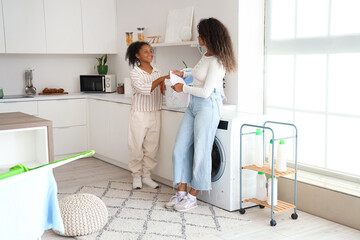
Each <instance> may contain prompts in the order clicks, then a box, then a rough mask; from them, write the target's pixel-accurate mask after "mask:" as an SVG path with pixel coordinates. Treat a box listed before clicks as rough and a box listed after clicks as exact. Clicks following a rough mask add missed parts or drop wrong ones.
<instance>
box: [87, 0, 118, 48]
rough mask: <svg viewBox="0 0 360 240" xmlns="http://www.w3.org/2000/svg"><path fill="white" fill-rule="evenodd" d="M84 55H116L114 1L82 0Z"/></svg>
mask: <svg viewBox="0 0 360 240" xmlns="http://www.w3.org/2000/svg"><path fill="white" fill-rule="evenodd" d="M81 6H82V24H83V38H84V53H117V41H116V32H117V31H116V1H115V0H82V1H81Z"/></svg>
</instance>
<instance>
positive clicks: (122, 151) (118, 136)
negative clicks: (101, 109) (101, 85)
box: [108, 103, 131, 166]
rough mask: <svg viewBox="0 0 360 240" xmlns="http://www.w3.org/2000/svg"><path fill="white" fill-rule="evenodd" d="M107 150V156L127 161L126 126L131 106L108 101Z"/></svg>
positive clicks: (119, 160) (126, 162) (122, 161)
mask: <svg viewBox="0 0 360 240" xmlns="http://www.w3.org/2000/svg"><path fill="white" fill-rule="evenodd" d="M109 106H110V112H111V117H110V118H109V152H108V157H110V158H111V159H114V160H116V161H118V162H121V163H124V164H126V166H127V164H128V163H129V151H128V126H129V117H130V109H131V106H130V105H128V104H121V103H109Z"/></svg>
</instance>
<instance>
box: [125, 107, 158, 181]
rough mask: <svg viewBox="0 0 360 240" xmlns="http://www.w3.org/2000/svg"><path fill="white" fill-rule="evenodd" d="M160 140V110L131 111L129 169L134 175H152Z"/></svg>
mask: <svg viewBox="0 0 360 240" xmlns="http://www.w3.org/2000/svg"><path fill="white" fill-rule="evenodd" d="M159 140H160V111H151V112H134V111H131V113H130V120H129V138H128V147H129V155H130V161H129V169H130V171H132V176H133V177H140V176H142V177H150V176H151V170H152V169H153V168H154V167H155V166H156V164H157V160H156V154H157V152H158V149H159Z"/></svg>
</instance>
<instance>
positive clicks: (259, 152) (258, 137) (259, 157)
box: [253, 128, 264, 167]
mask: <svg viewBox="0 0 360 240" xmlns="http://www.w3.org/2000/svg"><path fill="white" fill-rule="evenodd" d="M254 142H255V143H254V144H255V147H254V152H253V153H254V160H255V165H256V166H257V167H262V166H263V164H264V162H263V144H262V134H261V129H260V128H257V129H256V132H255V141H254Z"/></svg>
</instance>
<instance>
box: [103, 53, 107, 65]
mask: <svg viewBox="0 0 360 240" xmlns="http://www.w3.org/2000/svg"><path fill="white" fill-rule="evenodd" d="M103 57H104V65H106V62H107V54H105V55H104V56H103Z"/></svg>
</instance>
